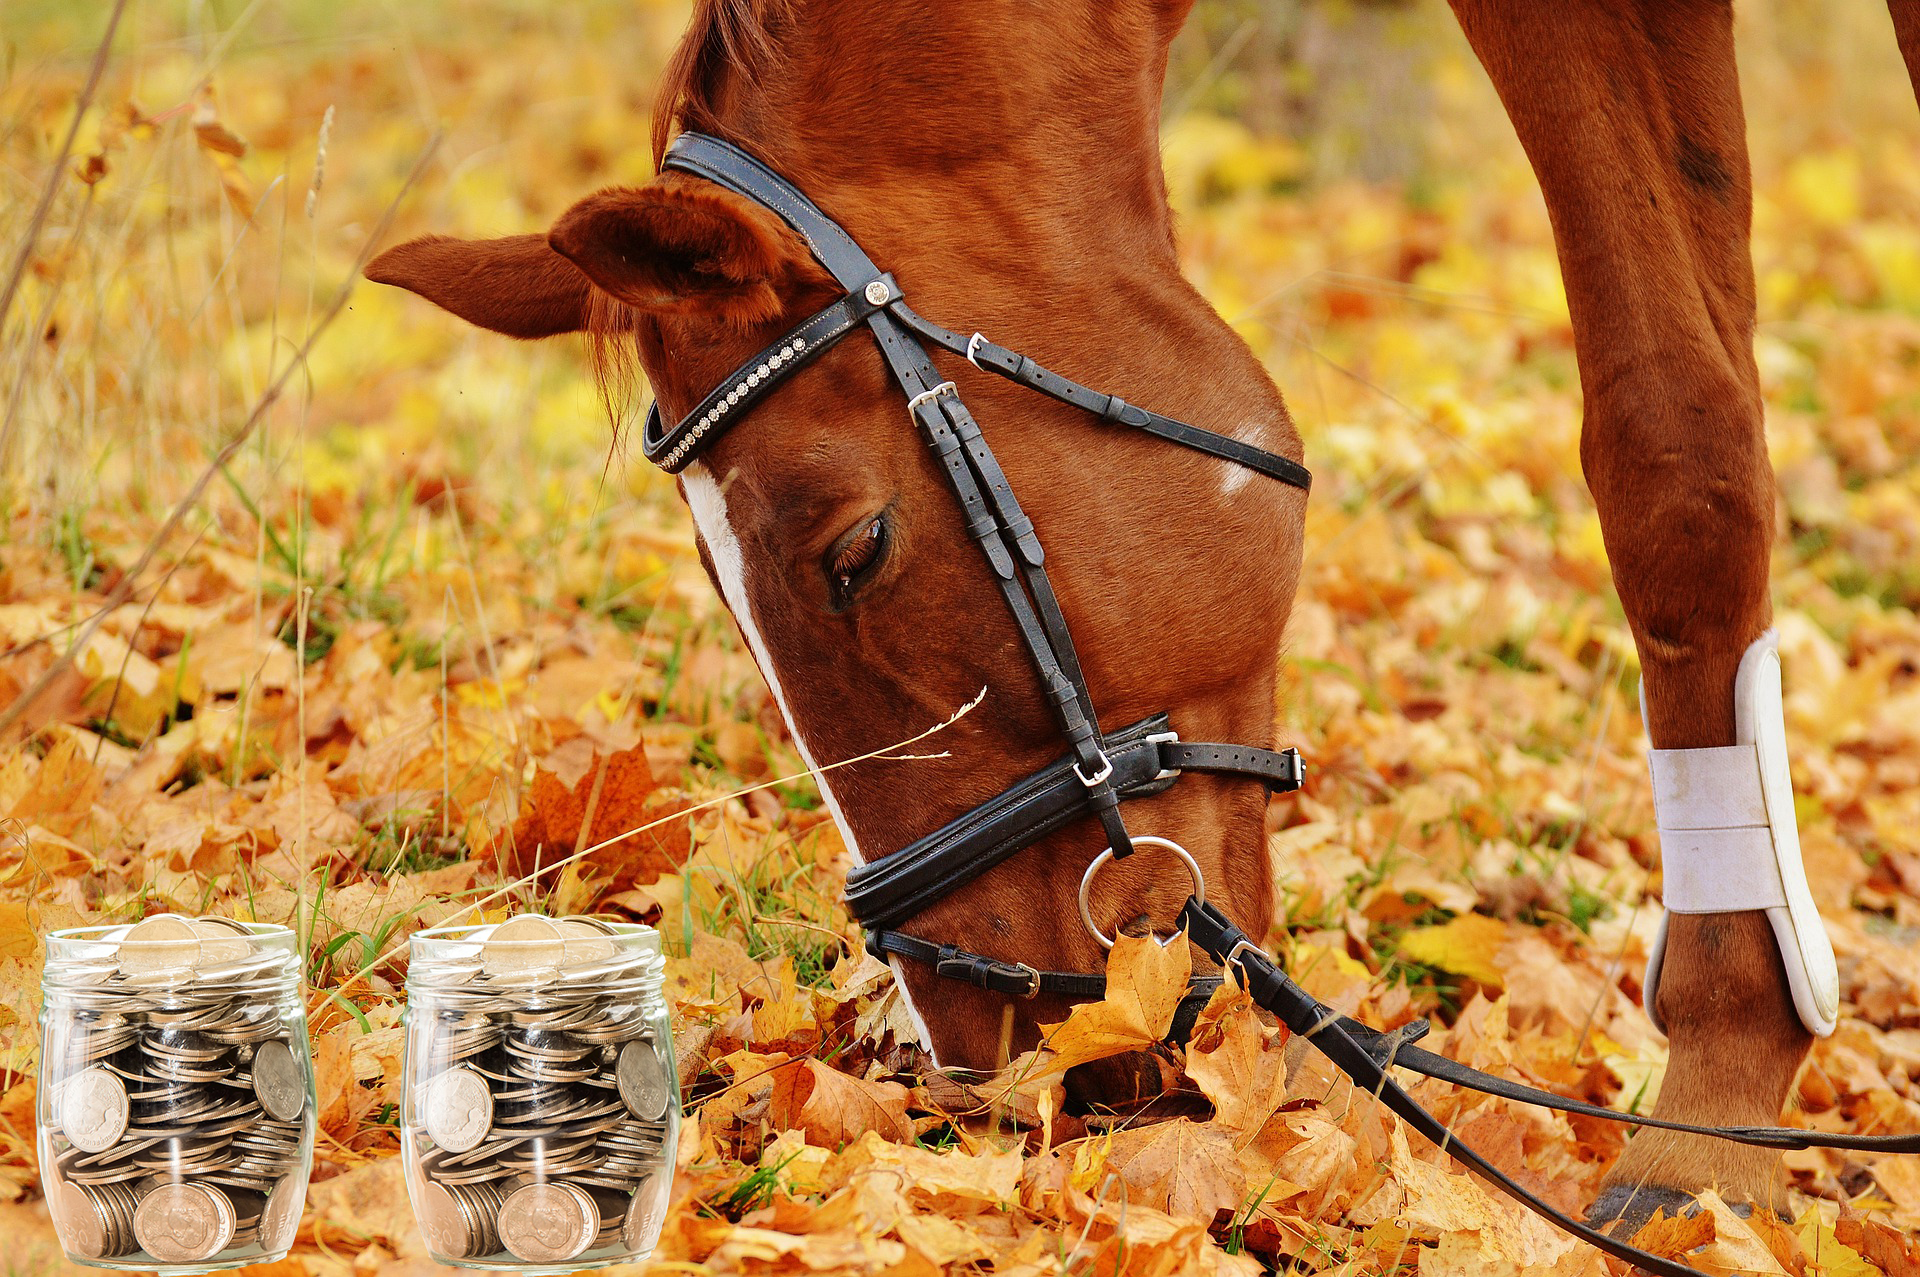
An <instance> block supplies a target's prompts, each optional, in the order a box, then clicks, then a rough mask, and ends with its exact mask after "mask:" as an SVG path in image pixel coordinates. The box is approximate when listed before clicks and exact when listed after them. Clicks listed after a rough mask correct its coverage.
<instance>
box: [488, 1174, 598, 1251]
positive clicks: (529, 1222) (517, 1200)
mask: <svg viewBox="0 0 1920 1277" xmlns="http://www.w3.org/2000/svg"><path fill="white" fill-rule="evenodd" d="M499 1227H500V1242H501V1244H502V1245H504V1246H505V1247H506V1248H507V1250H508V1252H509V1253H511V1254H512V1255H513V1257H514V1258H515V1259H519V1260H523V1261H524V1262H526V1263H529V1264H559V1263H565V1262H566V1261H567V1260H569V1259H572V1258H573V1257H574V1256H576V1255H578V1254H579V1253H580V1252H581V1251H583V1250H585V1249H586V1248H587V1247H589V1246H591V1245H592V1244H593V1239H594V1237H595V1236H596V1235H597V1234H598V1233H599V1232H600V1215H599V1212H598V1211H596V1210H595V1209H594V1205H593V1199H592V1198H591V1197H588V1196H587V1195H586V1194H585V1193H584V1192H582V1191H581V1190H579V1189H577V1188H574V1187H573V1186H572V1185H571V1184H563V1183H546V1184H528V1185H527V1186H526V1187H525V1188H522V1189H519V1190H518V1191H516V1192H515V1193H514V1194H513V1196H511V1197H509V1198H507V1200H506V1204H505V1205H503V1206H502V1207H501V1208H500V1223H499Z"/></svg>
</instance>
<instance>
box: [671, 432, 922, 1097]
mask: <svg viewBox="0 0 1920 1277" xmlns="http://www.w3.org/2000/svg"><path fill="white" fill-rule="evenodd" d="M680 480H681V482H682V483H683V484H684V485H685V490H686V494H687V509H688V510H690V511H692V512H693V526H694V527H696V528H698V529H699V530H700V539H701V540H702V541H705V542H706V543H707V557H708V558H710V559H712V560H713V574H714V576H716V577H718V578H719V580H720V596H721V597H722V598H723V599H725V600H726V604H727V607H728V609H729V610H730V611H732V613H733V619H734V623H735V624H737V625H738V626H739V627H740V633H741V634H742V635H743V636H744V637H745V638H746V640H747V650H748V651H750V652H752V653H753V660H754V663H755V664H756V665H758V666H759V667H760V676H761V677H762V678H764V679H766V680H767V688H768V690H769V691H771V692H772V693H773V701H774V704H776V705H778V706H779V707H780V717H781V718H783V719H785V720H786V723H787V730H788V731H789V732H792V733H793V743H794V746H795V747H796V748H797V749H799V751H800V759H801V761H802V762H804V763H806V765H807V766H808V767H810V768H813V769H814V780H815V782H816V783H818V784H819V786H820V797H821V798H822V799H823V800H824V801H825V802H826V804H827V812H828V814H830V815H831V816H832V817H833V823H834V824H835V825H837V826H838V827H839V829H840V837H841V838H842V839H844V840H845V842H846V844H847V850H848V851H851V852H852V853H853V854H854V856H855V857H857V858H858V859H860V860H861V861H863V862H864V861H865V860H866V857H865V856H862V855H861V854H860V844H859V842H858V841H856V840H855V838H854V836H853V827H852V826H851V825H849V824H848V823H847V814H846V813H845V812H843V811H841V810H840V800H839V799H837V798H835V797H834V796H833V787H832V786H831V785H829V784H828V783H827V778H826V776H825V775H824V774H822V773H821V772H820V770H819V764H818V763H816V762H815V761H814V758H813V751H812V750H810V749H808V748H807V742H806V738H805V737H803V736H802V735H801V734H800V724H799V723H797V722H796V721H794V717H793V710H792V708H791V707H790V706H788V704H787V694H786V692H785V691H783V690H782V689H781V687H780V675H779V674H778V673H776V672H775V671H774V668H773V655H772V653H770V652H769V651H768V650H767V644H766V640H765V639H763V638H761V636H760V623H759V622H758V621H757V620H755V619H754V615H753V604H752V602H751V601H750V600H749V599H748V597H747V564H746V558H745V556H744V555H743V554H741V552H740V538H738V537H736V536H735V535H734V534H733V524H732V523H731V522H729V521H728V519H727V497H726V494H725V493H724V492H722V491H721V490H720V485H719V484H718V483H716V482H714V478H713V474H712V472H710V471H709V470H708V469H707V466H706V463H705V462H703V461H696V462H694V463H693V464H692V465H690V466H688V467H687V468H686V469H685V470H684V471H682V472H681V474H680ZM890 965H892V967H893V976H894V986H895V987H896V988H898V989H899V990H900V1001H901V1002H902V1003H903V1004H904V1005H905V1006H906V1008H907V1017H908V1018H909V1019H911V1020H912V1021H913V1027H914V1030H915V1031H916V1032H918V1033H919V1034H920V1044H921V1045H922V1046H924V1047H926V1048H927V1051H928V1053H929V1054H932V1052H933V1038H932V1037H931V1036H930V1035H929V1034H928V1033H927V1022H926V1021H925V1020H923V1019H922V1018H921V1017H920V1012H919V1010H918V1009H917V1008H916V1007H915V1006H914V1005H913V995H912V994H910V993H908V992H907V982H906V980H905V979H904V978H902V976H901V971H900V959H898V958H894V959H892V960H891V963H890ZM939 1063H940V1061H939V1060H938V1059H937V1058H936V1059H935V1060H934V1065H935V1067H938V1066H939Z"/></svg>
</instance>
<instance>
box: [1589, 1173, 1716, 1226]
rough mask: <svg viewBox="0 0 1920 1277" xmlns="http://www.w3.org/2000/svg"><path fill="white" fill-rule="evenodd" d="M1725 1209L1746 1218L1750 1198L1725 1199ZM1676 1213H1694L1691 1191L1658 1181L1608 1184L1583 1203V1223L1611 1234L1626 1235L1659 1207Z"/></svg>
mask: <svg viewBox="0 0 1920 1277" xmlns="http://www.w3.org/2000/svg"><path fill="white" fill-rule="evenodd" d="M1727 1209H1728V1210H1730V1211H1732V1212H1733V1213H1734V1214H1736V1215H1738V1216H1740V1217H1741V1218H1742V1219H1746V1218H1749V1217H1751V1216H1752V1214H1753V1203H1752V1202H1728V1203H1727ZM1663 1210H1664V1211H1665V1212H1666V1213H1667V1214H1669V1215H1672V1216H1675V1217H1678V1216H1681V1215H1696V1214H1698V1213H1699V1211H1700V1203H1699V1201H1698V1200H1697V1199H1696V1198H1695V1197H1694V1195H1693V1194H1692V1193H1689V1192H1686V1191H1684V1190H1682V1189H1678V1188H1665V1187H1662V1186H1661V1185H1658V1184H1609V1185H1608V1186H1607V1187H1606V1188H1604V1189H1602V1190H1601V1192H1600V1196H1598V1197H1596V1198H1594V1199H1593V1205H1591V1206H1589V1207H1587V1223H1589V1224H1591V1225H1592V1226H1593V1227H1595V1228H1600V1229H1605V1230H1606V1231H1607V1232H1609V1233H1612V1234H1613V1235H1614V1236H1615V1237H1621V1238H1630V1237H1632V1236H1633V1235H1634V1234H1635V1233H1637V1232H1639V1231H1640V1230H1641V1229H1642V1228H1645V1227H1646V1226H1647V1221H1648V1220H1650V1219H1652V1218H1653V1217H1654V1216H1655V1215H1656V1214H1658V1213H1659V1212H1661V1211H1663Z"/></svg>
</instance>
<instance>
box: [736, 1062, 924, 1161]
mask: <svg viewBox="0 0 1920 1277" xmlns="http://www.w3.org/2000/svg"><path fill="white" fill-rule="evenodd" d="M773 1079H774V1080H773V1104H772V1107H771V1108H770V1109H769V1110H768V1116H769V1117H770V1118H771V1119H772V1120H773V1121H774V1123H775V1124H776V1125H779V1126H781V1127H783V1128H786V1129H792V1130H802V1131H805V1132H806V1133H807V1139H808V1140H809V1141H811V1142H812V1143H815V1144H818V1145H821V1146H822V1147H824V1148H835V1149H837V1148H840V1147H842V1146H843V1145H846V1144H849V1143H851V1142H853V1141H854V1140H856V1139H859V1138H860V1136H861V1135H862V1134H863V1133H865V1132H867V1131H876V1132H878V1133H879V1134H880V1135H881V1137H882V1138H884V1139H889V1140H911V1139H912V1138H913V1123H912V1122H911V1121H909V1120H908V1118H907V1088H906V1087H904V1086H901V1085H900V1084H899V1083H898V1082H867V1081H863V1080H862V1079H860V1078H856V1077H848V1076H847V1075H846V1074H844V1073H841V1072H839V1071H837V1070H835V1069H832V1068H829V1067H828V1066H827V1065H825V1064H822V1063H820V1061H818V1060H799V1061H796V1062H795V1063H793V1064H791V1065H787V1066H785V1067H783V1068H780V1069H779V1070H777V1071H776V1072H775V1073H774V1075H773Z"/></svg>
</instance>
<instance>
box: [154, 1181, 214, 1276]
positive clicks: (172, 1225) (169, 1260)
mask: <svg viewBox="0 0 1920 1277" xmlns="http://www.w3.org/2000/svg"><path fill="white" fill-rule="evenodd" d="M234 1223H235V1219H234V1213H233V1203H231V1202H229V1201H228V1200H227V1197H226V1194H224V1193H222V1192H221V1191H220V1190H219V1189H217V1188H210V1187H208V1186H207V1185H205V1184H162V1185H161V1186H160V1187H159V1188H156V1189H154V1190H153V1191H152V1192H151V1193H148V1194H147V1195H146V1197H145V1198H143V1199H142V1200H141V1202H140V1206H139V1209H138V1210H136V1211H134V1213H133V1229H134V1234H135V1235H136V1236H137V1237H138V1238H139V1239H140V1245H141V1247H142V1249H144V1250H145V1251H146V1252H147V1253H148V1254H149V1255H152V1256H153V1257H154V1258H155V1259H157V1260H159V1261H160V1262H161V1263H163V1264H190V1263H194V1262H196V1261H198V1260H202V1259H211V1258H213V1256H215V1255H217V1254H219V1253H220V1252H221V1251H222V1250H225V1249H226V1246H227V1243H228V1242H229V1241H232V1240H233V1230H234Z"/></svg>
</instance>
